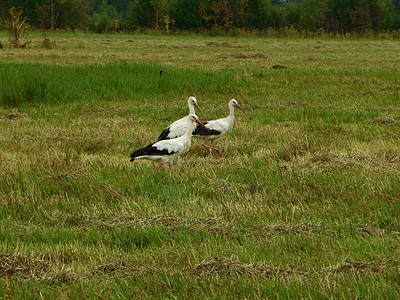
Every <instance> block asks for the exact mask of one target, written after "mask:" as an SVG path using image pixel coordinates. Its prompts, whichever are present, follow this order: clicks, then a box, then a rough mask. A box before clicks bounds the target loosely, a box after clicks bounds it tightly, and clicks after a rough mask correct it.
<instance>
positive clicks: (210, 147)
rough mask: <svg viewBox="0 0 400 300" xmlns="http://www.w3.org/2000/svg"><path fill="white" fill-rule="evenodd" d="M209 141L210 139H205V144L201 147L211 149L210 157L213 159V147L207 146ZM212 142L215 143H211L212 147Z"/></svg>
mask: <svg viewBox="0 0 400 300" xmlns="http://www.w3.org/2000/svg"><path fill="white" fill-rule="evenodd" d="M207 141H208V139H205V140H204V142H203V143H202V144H201V145H202V146H203V147H205V148H208V149H210V156H211V157H212V147H210V146H207V145H206V142H207ZM212 142H213V141H211V145H212Z"/></svg>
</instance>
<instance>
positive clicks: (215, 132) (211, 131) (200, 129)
mask: <svg viewBox="0 0 400 300" xmlns="http://www.w3.org/2000/svg"><path fill="white" fill-rule="evenodd" d="M203 124H204V125H207V124H208V122H204V123H203ZM219 134H221V132H220V131H218V130H215V129H209V130H207V129H205V128H204V127H203V126H201V125H197V126H196V128H195V129H194V130H193V132H192V135H219Z"/></svg>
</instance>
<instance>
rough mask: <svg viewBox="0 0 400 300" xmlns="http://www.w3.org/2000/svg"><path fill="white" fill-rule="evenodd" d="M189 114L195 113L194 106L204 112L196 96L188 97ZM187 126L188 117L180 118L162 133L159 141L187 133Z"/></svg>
mask: <svg viewBox="0 0 400 300" xmlns="http://www.w3.org/2000/svg"><path fill="white" fill-rule="evenodd" d="M188 106H189V114H191V115H194V114H195V112H194V108H195V107H196V108H197V109H198V110H199V111H200V112H201V113H203V112H202V111H201V109H200V107H199V105H198V104H197V99H196V98H195V97H189V99H188ZM186 128H187V121H186V117H183V118H182V119H179V120H177V121H175V122H174V123H172V124H171V125H169V126H168V128H167V129H164V131H163V132H162V133H161V134H160V136H159V137H158V139H157V141H161V140H168V139H174V138H177V137H180V136H182V135H184V134H185V132H186Z"/></svg>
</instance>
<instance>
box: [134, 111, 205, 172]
mask: <svg viewBox="0 0 400 300" xmlns="http://www.w3.org/2000/svg"><path fill="white" fill-rule="evenodd" d="M185 121H186V132H185V134H184V135H183V136H181V137H178V138H175V139H170V140H162V141H158V142H155V143H153V144H150V145H148V146H146V147H144V148H141V149H138V150H136V151H135V152H133V153H132V154H131V155H130V158H131V161H134V160H136V159H148V160H153V161H156V162H158V163H159V164H160V165H159V166H158V168H157V170H156V172H155V173H157V171H158V170H159V169H160V168H161V167H162V166H163V164H168V165H169V169H170V170H171V166H172V164H173V163H174V161H175V160H176V159H178V158H179V157H180V156H181V155H183V154H185V153H187V152H188V151H189V149H190V145H191V138H192V131H193V130H194V129H195V127H196V123H198V124H199V126H204V124H203V123H201V121H200V120H199V118H198V117H197V116H196V115H195V114H190V115H188V116H187V117H185Z"/></svg>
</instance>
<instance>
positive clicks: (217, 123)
mask: <svg viewBox="0 0 400 300" xmlns="http://www.w3.org/2000/svg"><path fill="white" fill-rule="evenodd" d="M228 105H229V116H228V117H226V118H223V119H218V120H213V121H207V122H204V125H205V128H203V127H201V126H197V127H196V129H195V130H194V131H193V137H197V138H205V140H204V142H203V143H202V144H201V145H202V146H203V147H206V148H209V149H210V155H211V156H212V151H213V150H216V151H217V153H218V154H219V155H221V150H220V149H218V148H215V147H213V141H214V140H216V139H219V138H220V137H222V136H224V135H225V134H227V133H228V132H229V131H230V130H232V128H233V123H234V120H235V107H237V108H239V109H240V110H241V111H242V112H245V111H244V110H243V108H241V107H240V105H239V104H238V102H237V101H236V100H235V99H231V100H230V101H229V104H228ZM207 129H208V130H207ZM208 140H210V141H211V145H210V146H207V145H206V144H205V143H206V142H207V141H208Z"/></svg>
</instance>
